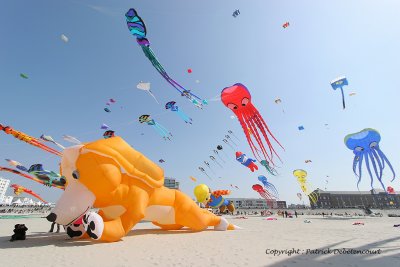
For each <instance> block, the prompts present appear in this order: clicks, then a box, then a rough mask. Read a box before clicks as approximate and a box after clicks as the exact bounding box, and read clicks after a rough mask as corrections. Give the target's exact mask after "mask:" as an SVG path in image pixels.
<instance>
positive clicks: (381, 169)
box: [370, 148, 385, 179]
mask: <svg viewBox="0 0 400 267" xmlns="http://www.w3.org/2000/svg"><path fill="white" fill-rule="evenodd" d="M370 153H372V154H373V155H374V158H375V160H376V161H377V162H378V165H379V172H380V173H379V177H381V179H382V175H383V168H385V165H382V163H381V159H380V158H379V156H378V154H377V153H376V151H375V148H372V149H371V151H370ZM382 162H383V164H385V162H384V161H383V160H382Z"/></svg>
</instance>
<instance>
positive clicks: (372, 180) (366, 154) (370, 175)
mask: <svg viewBox="0 0 400 267" xmlns="http://www.w3.org/2000/svg"><path fill="white" fill-rule="evenodd" d="M368 160H369V159H368V153H365V165H366V166H367V171H368V173H369V177H371V188H374V187H373V184H374V177H373V176H372V172H371V169H370V167H369V161H368Z"/></svg>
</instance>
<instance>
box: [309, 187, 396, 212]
mask: <svg viewBox="0 0 400 267" xmlns="http://www.w3.org/2000/svg"><path fill="white" fill-rule="evenodd" d="M314 192H315V193H316V194H318V195H319V197H318V201H317V202H316V203H312V202H311V201H310V202H311V208H313V209H327V208H334V209H335V208H336V209H346V208H361V207H369V208H373V209H394V208H400V195H399V194H387V193H386V192H385V191H384V190H381V189H372V190H370V191H323V190H321V189H317V190H315V191H314Z"/></svg>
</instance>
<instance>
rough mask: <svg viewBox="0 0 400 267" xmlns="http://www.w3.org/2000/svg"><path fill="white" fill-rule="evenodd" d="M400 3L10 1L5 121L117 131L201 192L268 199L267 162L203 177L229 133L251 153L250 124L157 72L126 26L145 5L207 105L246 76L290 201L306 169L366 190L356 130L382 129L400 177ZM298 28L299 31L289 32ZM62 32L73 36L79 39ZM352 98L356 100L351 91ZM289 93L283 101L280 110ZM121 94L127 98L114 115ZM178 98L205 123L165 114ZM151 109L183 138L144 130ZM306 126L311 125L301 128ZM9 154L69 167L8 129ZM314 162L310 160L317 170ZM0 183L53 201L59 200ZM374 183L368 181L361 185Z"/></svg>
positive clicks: (153, 35) (51, 128)
mask: <svg viewBox="0 0 400 267" xmlns="http://www.w3.org/2000/svg"><path fill="white" fill-rule="evenodd" d="M399 6H400V3H399V2H398V1H395V0H393V1H379V2H376V1H361V0H359V1H295V0H288V1H264V0H257V1H256V0H254V1H231V0H229V1H228V0H221V1H211V0H203V1H183V0H179V1H178V0H175V1H162V0H157V1H155V0H154V1H151V0H147V1H134V2H133V1H50V0H49V1H41V0H37V1H17V0H15V1H1V2H0V23H1V25H3V27H1V28H0V35H1V36H2V41H1V42H0V90H1V99H2V101H1V102H2V103H1V105H0V123H3V124H8V125H11V126H13V127H14V128H16V129H18V130H21V131H24V132H26V133H29V134H31V135H33V136H37V137H38V136H40V135H41V134H43V133H44V134H47V135H51V136H53V137H54V138H55V139H56V140H58V141H60V142H61V143H63V144H65V145H67V144H68V143H66V142H63V140H62V138H61V137H62V135H63V134H68V135H72V136H75V137H77V138H78V139H80V140H81V141H85V142H88V141H93V140H97V139H99V138H102V134H103V130H100V125H101V124H102V123H106V124H108V125H109V126H111V128H112V129H113V130H115V131H116V134H117V135H119V136H122V137H123V138H124V139H125V140H126V141H128V142H129V143H130V144H131V145H132V146H133V147H134V148H135V149H137V150H139V151H141V152H142V153H143V154H145V155H146V156H147V157H149V158H150V159H152V160H153V161H158V160H159V159H160V158H163V159H164V160H165V161H166V162H165V163H163V164H161V166H162V167H163V168H164V170H165V175H166V176H172V177H175V178H177V180H179V181H180V183H181V189H182V190H183V191H184V192H186V193H188V194H189V195H192V192H193V188H194V186H195V185H196V183H194V182H192V181H191V180H190V179H189V176H191V175H192V176H194V177H196V178H198V181H199V182H202V183H206V184H208V185H209V186H210V187H211V188H212V189H230V187H229V184H235V185H238V186H239V187H240V190H233V192H232V195H231V196H232V197H258V194H257V193H255V192H254V191H253V190H252V189H251V186H252V185H253V184H255V183H258V181H257V176H258V175H266V172H265V171H264V170H263V168H260V170H259V171H258V172H257V173H251V172H250V171H249V170H248V169H247V168H245V167H243V166H242V165H240V164H239V163H238V162H236V161H235V156H234V151H233V150H232V149H230V148H229V147H227V146H224V147H225V151H226V152H227V153H228V155H229V157H230V158H229V159H228V158H225V160H226V161H227V163H226V164H224V168H220V167H219V166H217V165H215V164H213V163H211V164H212V168H213V170H214V172H215V173H216V174H213V173H212V172H211V171H210V170H208V173H209V174H210V175H211V176H212V177H213V180H212V181H210V180H209V179H208V178H207V177H206V176H204V175H203V174H202V173H201V172H199V171H198V169H197V168H198V166H201V165H204V164H202V162H203V161H204V160H207V161H209V158H208V157H209V156H210V155H213V154H212V150H213V149H214V148H215V147H216V146H217V145H218V144H222V145H224V143H223V142H222V139H223V138H224V135H225V134H227V131H228V130H232V131H233V132H234V133H235V135H236V136H237V137H238V138H239V139H240V142H239V141H238V142H237V143H238V148H237V150H239V151H242V152H244V153H247V154H248V155H250V154H251V153H250V149H249V146H248V144H247V142H246V140H245V136H244V134H243V131H242V129H241V126H240V124H239V122H238V121H237V120H232V119H231V118H230V116H231V115H233V114H232V113H231V111H230V110H228V109H227V108H226V107H225V106H224V105H223V104H222V103H221V102H220V101H211V102H210V104H209V105H208V106H207V107H206V108H205V109H204V110H199V109H197V108H195V107H194V106H192V105H191V104H190V103H188V102H187V101H185V100H184V99H183V98H182V97H180V96H179V95H178V94H177V93H176V92H175V90H174V89H173V88H172V87H171V86H170V85H169V84H168V83H166V82H165V80H163V79H162V77H161V76H160V75H159V74H158V73H157V72H156V71H155V69H154V68H153V67H152V66H151V64H150V63H149V62H148V60H147V59H146V58H145V56H144V54H143V52H142V51H141V48H140V47H139V46H138V45H137V44H136V41H135V38H134V37H133V36H132V35H130V33H129V31H128V29H127V27H126V22H125V16H124V14H125V12H126V11H127V10H128V9H129V8H130V7H134V8H135V9H136V10H137V11H138V12H139V14H140V16H141V17H142V18H143V19H144V21H145V23H146V26H147V30H148V34H147V35H148V39H149V40H150V42H151V47H152V49H153V51H154V52H155V54H156V55H157V57H158V59H159V60H160V62H161V63H162V64H163V65H164V67H165V68H166V70H167V71H168V73H169V74H170V76H172V77H173V78H174V79H175V80H176V81H178V82H179V83H180V84H182V85H184V86H185V87H187V88H188V89H191V90H193V92H195V93H197V94H198V95H200V96H202V97H204V98H208V99H210V98H214V97H215V96H218V95H219V94H220V92H221V90H222V89H223V88H224V87H227V86H230V85H232V84H234V83H237V82H241V83H243V84H245V85H246V86H247V87H248V88H249V90H250V92H251V94H252V97H253V103H254V105H255V106H256V107H257V108H258V110H259V111H260V113H261V114H262V115H263V117H264V119H265V120H266V122H267V124H268V125H269V127H270V129H271V130H272V132H273V133H274V135H275V136H276V137H277V138H278V140H279V141H280V142H281V143H282V144H283V146H284V147H285V151H283V150H278V153H279V154H280V156H281V157H282V159H283V163H282V164H279V168H278V171H279V173H280V175H279V176H278V177H269V176H268V175H267V176H268V177H269V178H270V181H271V182H272V183H273V184H274V185H275V186H276V187H277V189H278V191H279V192H280V197H281V199H282V200H287V201H288V202H289V203H292V202H293V203H298V202H299V201H298V199H297V197H296V193H298V192H300V187H299V185H298V184H297V182H296V180H295V178H294V177H293V176H292V171H293V170H294V169H298V168H302V169H305V170H307V171H308V173H309V176H308V177H309V182H310V183H311V184H312V185H313V187H314V188H317V187H320V188H324V187H325V180H326V175H329V178H328V181H329V182H328V185H327V188H328V190H357V187H356V181H357V179H356V177H355V176H354V175H353V173H352V168H351V167H352V160H353V154H352V151H350V150H348V149H347V148H346V147H345V145H344V144H343V138H344V136H345V135H347V134H349V133H354V132H357V131H360V130H362V129H364V128H375V129H377V130H378V131H379V132H380V133H381V135H382V141H381V149H382V150H383V151H384V152H385V154H386V155H387V156H388V158H389V159H390V160H391V162H392V164H393V166H394V168H395V169H396V170H397V168H398V166H399V160H400V155H399V152H398V151H399V148H400V144H399V142H398V136H399V131H400V129H399V126H398V125H399V124H398V123H397V120H396V118H397V114H400V106H399V105H398V98H399V93H398V88H400V86H399V85H400V82H399V79H398V78H397V77H398V70H399V64H400V63H399V62H400V54H399V50H398V47H400V30H399V28H398V25H399V23H400V17H399V16H398V12H397V11H398V10H399ZM235 9H239V10H240V15H239V16H238V17H237V18H233V16H232V12H233V11H234V10H235ZM286 21H289V22H290V26H289V27H288V28H287V29H283V28H282V24H283V23H284V22H286ZM61 34H65V35H66V36H68V38H69V42H68V43H64V42H63V41H62V40H61V39H60V36H61ZM188 68H191V69H192V70H193V72H192V73H191V74H188V73H187V71H186V70H187V69H188ZM20 73H25V74H27V75H28V76H29V79H22V78H20V77H19V74H20ZM341 75H346V77H347V78H348V81H349V86H347V87H346V88H345V93H346V102H347V108H346V110H342V107H341V96H340V92H339V91H333V90H332V88H331V87H330V84H329V82H330V81H331V80H332V79H334V78H336V77H338V76H341ZM196 80H199V81H200V83H196V82H195V81H196ZM140 81H145V82H150V83H151V87H152V91H153V93H154V94H155V95H156V97H157V98H158V99H159V101H160V102H161V103H162V105H157V104H156V103H155V101H154V100H153V99H152V98H151V97H150V96H149V95H148V94H146V93H144V92H142V91H140V90H138V89H136V85H137V83H138V82H140ZM350 92H356V95H355V96H352V97H349V95H348V94H349V93H350ZM278 97H279V98H281V99H282V103H281V104H280V105H276V104H275V103H274V100H275V99H276V98H278ZM109 98H114V99H116V101H117V103H116V104H114V105H113V106H112V107H111V110H112V112H111V113H106V112H104V111H103V108H104V107H105V103H106V101H107V100H108V99H109ZM171 100H175V101H177V103H178V105H179V106H180V107H181V109H182V110H183V111H184V112H185V113H186V114H188V115H189V116H191V117H192V118H193V125H186V124H185V123H184V122H183V121H182V120H180V118H179V117H178V116H176V115H175V114H172V113H171V112H170V111H166V110H165V109H164V104H165V103H166V102H168V101H171ZM121 107H122V108H121ZM282 108H283V109H284V110H285V112H284V113H283V112H282ZM142 114H150V115H152V116H153V117H154V119H155V120H156V121H158V122H160V123H161V124H162V125H163V126H165V127H166V128H168V129H169V130H170V131H171V132H172V134H173V135H174V137H173V140H172V141H171V142H165V141H164V140H162V138H160V137H159V136H158V135H157V133H156V132H154V131H153V129H151V127H148V126H146V125H142V124H139V123H138V122H137V118H138V117H139V116H140V115H142ZM325 124H328V126H325ZM299 125H304V127H305V130H304V131H298V130H297V127H298V126H299ZM142 133H144V135H141V134H142ZM233 140H235V139H233ZM236 141H237V140H236ZM236 141H235V142H236ZM276 147H278V146H276ZM221 156H222V157H225V155H224V154H222V155H221ZM0 158H4V159H5V158H11V159H14V160H17V161H19V162H21V163H23V164H25V165H27V166H29V165H30V164H34V163H43V164H44V166H45V168H46V169H50V170H57V168H58V167H57V166H58V162H59V159H58V158H57V157H55V156H52V155H49V154H47V153H46V152H43V151H41V150H39V149H37V148H34V147H31V146H29V145H26V144H24V143H21V142H18V141H17V140H15V139H14V138H12V137H10V136H6V135H4V134H2V135H0ZM307 159H310V160H312V163H309V164H305V163H304V161H305V160H307ZM1 165H3V166H4V165H7V163H6V162H5V161H3V164H1ZM203 167H204V168H206V167H205V166H203ZM206 170H207V168H206ZM385 173H386V174H387V175H386V177H385V178H384V180H385V181H386V186H388V185H392V186H393V187H394V188H395V189H396V190H400V188H399V184H398V179H397V180H395V181H394V182H393V183H390V182H389V178H390V172H388V171H387V170H386V171H385ZM1 175H2V176H3V177H5V178H9V179H11V180H12V182H14V183H18V184H21V185H25V186H26V187H29V188H31V189H33V190H34V191H36V192H38V193H39V194H40V195H41V196H42V197H43V198H45V199H47V200H49V201H56V200H57V198H58V197H59V196H60V194H61V191H59V190H57V189H50V188H45V187H43V186H42V185H40V184H35V183H33V182H30V181H27V180H24V179H23V178H20V177H16V176H13V175H10V174H6V173H4V174H1ZM218 177H222V178H218ZM375 185H376V187H378V183H375ZM368 189H370V186H369V177H367V176H364V177H363V179H362V182H361V184H360V190H368Z"/></svg>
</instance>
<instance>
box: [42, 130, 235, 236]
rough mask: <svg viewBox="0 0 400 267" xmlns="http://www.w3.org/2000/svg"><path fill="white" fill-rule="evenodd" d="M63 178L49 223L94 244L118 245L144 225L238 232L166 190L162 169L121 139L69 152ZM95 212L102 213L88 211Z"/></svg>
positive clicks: (64, 153) (182, 197)
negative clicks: (87, 236)
mask: <svg viewBox="0 0 400 267" xmlns="http://www.w3.org/2000/svg"><path fill="white" fill-rule="evenodd" d="M61 173H62V175H64V176H65V177H66V180H67V184H66V188H65V192H64V193H63V195H62V196H61V198H60V200H59V201H58V202H57V204H56V206H55V208H54V209H53V210H52V213H51V214H50V215H49V216H47V219H48V220H49V221H52V222H56V223H58V224H62V225H66V226H67V228H66V229H67V233H68V235H69V236H70V237H75V236H83V235H84V233H85V232H86V233H88V235H89V236H90V237H91V238H93V239H96V240H103V241H110V242H112V241H117V240H120V239H121V238H122V237H124V236H125V235H126V234H127V233H128V232H129V231H130V230H131V229H132V228H133V226H135V224H137V223H138V222H139V221H141V220H149V221H152V222H153V224H155V225H157V226H159V227H161V228H162V229H166V230H178V229H181V228H182V227H184V226H186V227H189V228H191V229H193V230H196V231H200V230H204V229H206V228H207V227H209V226H214V229H215V230H233V229H237V228H239V227H237V226H234V225H232V224H229V223H228V222H227V220H226V219H225V218H223V217H218V216H216V215H214V214H212V213H211V212H209V211H207V210H204V209H201V208H199V207H198V206H197V205H196V203H195V202H194V201H193V200H191V199H190V198H189V197H188V196H186V195H185V194H183V193H182V192H180V191H178V190H172V189H168V188H166V187H164V186H163V185H164V172H163V170H162V169H161V168H160V167H158V166H157V165H156V164H155V163H153V162H152V161H151V160H149V159H148V158H146V157H145V156H143V155H142V154H141V153H140V152H138V151H136V150H134V149H133V148H132V147H131V146H129V145H128V144H127V143H126V142H125V141H124V140H123V139H122V138H120V137H111V138H108V139H102V140H98V141H95V142H92V143H87V144H84V145H78V146H73V147H70V148H67V149H65V150H64V152H63V155H62V160H61ZM92 207H94V208H98V209H99V212H98V213H95V212H90V209H91V208H92Z"/></svg>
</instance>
